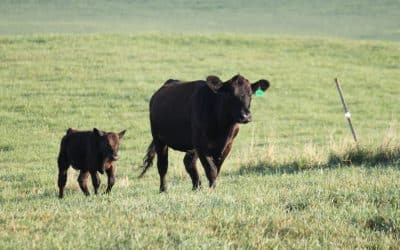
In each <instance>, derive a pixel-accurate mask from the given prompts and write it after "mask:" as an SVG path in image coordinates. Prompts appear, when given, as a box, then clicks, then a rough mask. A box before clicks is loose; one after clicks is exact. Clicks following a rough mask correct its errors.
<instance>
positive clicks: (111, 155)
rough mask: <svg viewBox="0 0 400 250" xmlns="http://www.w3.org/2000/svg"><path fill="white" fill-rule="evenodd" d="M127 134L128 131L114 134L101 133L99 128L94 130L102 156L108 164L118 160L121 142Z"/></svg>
mask: <svg viewBox="0 0 400 250" xmlns="http://www.w3.org/2000/svg"><path fill="white" fill-rule="evenodd" d="M125 132H126V130H124V131H121V132H119V133H114V132H105V131H101V130H98V129H97V128H94V129H93V133H94V135H95V136H96V139H97V142H98V146H99V151H100V154H101V156H102V157H103V159H104V160H105V161H106V162H112V161H117V160H118V148H119V141H120V140H121V139H122V137H124V135H125Z"/></svg>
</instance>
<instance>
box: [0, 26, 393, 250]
mask: <svg viewBox="0 0 400 250" xmlns="http://www.w3.org/2000/svg"><path fill="white" fill-rule="evenodd" d="M399 59H400V46H399V43H397V42H378V41H350V40H339V39H319V38H293V37H270V36H255V35H238V34H231V35H220V34H209V35H177V34H165V33H153V34H136V35H122V34H120V35H111V34H109V35H106V34H104V35H99V34H98V35H29V36H3V37H1V38H0V90H1V91H0V121H1V122H0V248H1V249H5V248H12V249H14V248H37V249H42V248H68V249H69V248H142V247H143V248H216V247H218V248H236V247H240V248H272V247H281V248H318V247H322V248H355V247H361V248H367V247H371V248H389V247H392V248H396V247H397V246H398V244H399V238H400V235H399V232H400V231H399V230H400V221H399V218H400V216H399V215H400V214H399V204H400V201H399V197H400V193H399V192H400V191H399V190H400V189H399V187H400V170H399V163H398V160H397V161H396V159H395V160H394V161H392V162H384V163H382V162H377V163H376V164H373V165H372V166H371V164H368V162H365V161H361V162H359V164H357V165H350V166H347V165H344V164H340V161H339V162H338V164H334V165H330V166H329V167H325V168H321V166H322V167H323V165H318V164H309V163H308V162H307V161H310V162H311V163H313V162H317V163H318V162H322V163H323V162H324V160H326V159H327V157H329V153H330V152H339V153H340V152H344V153H346V151H345V150H344V149H343V148H344V146H347V145H348V144H349V143H350V140H351V134H350V132H349V130H348V127H347V124H346V120H345V119H344V117H343V111H342V107H341V103H340V100H339V97H338V94H337V92H336V89H335V85H334V82H333V79H334V78H335V77H338V78H339V79H340V80H341V82H342V88H343V91H344V95H345V98H346V99H347V102H348V105H349V108H350V111H351V112H352V117H353V123H354V126H355V128H356V131H357V133H358V137H359V139H360V141H361V144H362V145H371V148H373V149H374V148H378V146H379V145H380V144H381V143H382V141H390V143H391V144H390V145H395V146H398V145H399V144H400V143H399V141H398V138H397V136H398V135H399V134H400V128H399V124H398V122H399V121H398V114H399V113H400V106H399V105H398V104H399V99H398V97H399V96H400V85H399V84H398V79H399V78H400V70H399V67H400V66H399V63H398V62H399ZM238 72H240V73H241V74H243V75H244V76H246V77H247V78H249V79H250V80H251V81H255V80H258V79H260V78H267V79H269V80H270V82H271V88H270V90H269V91H268V92H267V94H266V96H265V97H263V98H254V99H253V102H252V111H253V117H254V121H253V122H252V123H250V124H248V125H244V126H242V127H241V131H240V133H239V135H238V137H237V138H236V140H235V143H234V146H233V150H232V152H231V154H230V156H229V157H228V159H227V161H226V162H225V164H224V165H223V167H222V175H221V176H220V178H219V179H218V186H217V189H216V190H215V191H212V192H209V190H208V189H207V188H204V189H202V190H200V191H198V192H192V191H191V181H190V180H189V177H188V175H187V174H186V173H185V170H184V167H183V164H182V158H183V155H182V153H178V152H172V151H171V154H170V168H169V172H168V175H167V180H168V185H169V193H168V194H161V195H160V194H158V185H159V183H158V176H157V170H156V168H153V169H150V170H149V172H148V174H147V175H146V177H144V178H143V179H137V178H136V177H137V175H138V174H139V172H140V170H139V169H138V167H139V166H140V164H141V159H142V157H143V156H144V153H145V150H146V148H147V146H148V144H149V143H150V140H151V136H150V130H149V123H148V101H149V98H150V96H151V94H152V93H153V92H154V91H155V90H157V88H159V86H160V85H161V84H162V83H163V82H164V81H165V80H166V79H169V78H178V79H182V80H194V79H205V77H206V76H207V75H209V74H216V75H219V76H220V77H221V78H222V79H228V78H230V77H232V76H233V75H234V74H236V73H238ZM68 127H73V128H79V129H91V128H93V127H98V128H101V129H104V130H114V131H120V130H122V129H128V131H127V134H126V137H125V138H124V139H123V141H122V142H121V143H122V144H121V148H120V154H121V160H120V162H119V163H118V164H119V165H118V168H117V183H116V186H115V188H114V190H113V192H112V194H111V195H110V196H97V197H96V196H91V197H89V198H85V197H84V196H83V194H82V193H81V191H80V190H79V187H78V185H77V182H76V178H77V174H76V172H75V171H74V170H70V172H69V180H68V183H67V190H66V194H65V199H63V200H59V199H57V198H56V195H57V187H56V176H57V166H56V157H57V154H58V149H59V143H60V139H61V137H62V136H63V135H64V133H65V130H66V129H67V128H68ZM384 145H387V144H384ZM356 152H357V151H356ZM362 152H364V151H362ZM365 152H367V153H365ZM365 152H364V154H365V155H371V156H374V154H373V153H374V152H375V151H373V150H372V152H373V153H372V154H369V153H368V152H370V151H365ZM393 152H397V151H393ZM395 155H396V154H395ZM339 156H343V157H344V158H343V159H345V160H346V159H347V158H346V157H347V156H346V155H345V154H339ZM395 157H398V153H397V156H395ZM302 159H303V163H302ZM370 159H374V158H370ZM295 160H297V162H298V163H299V164H300V165H299V166H305V167H304V168H308V170H304V168H303V167H300V168H299V169H298V171H280V170H285V168H287V169H289V170H290V167H293V165H295V162H296V161H295ZM270 162H272V163H274V164H270ZM301 164H303V165H301ZM199 165H200V164H199ZM199 168H200V170H201V173H202V180H203V182H204V183H205V176H204V174H203V171H202V168H201V167H200V166H199ZM102 181H103V184H102V187H101V188H102V189H104V188H105V184H104V183H105V182H106V180H105V178H104V176H103V177H102Z"/></svg>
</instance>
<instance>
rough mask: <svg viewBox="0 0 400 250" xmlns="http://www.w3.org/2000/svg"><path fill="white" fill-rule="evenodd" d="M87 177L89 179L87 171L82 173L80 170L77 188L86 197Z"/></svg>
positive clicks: (87, 193) (87, 191)
mask: <svg viewBox="0 0 400 250" xmlns="http://www.w3.org/2000/svg"><path fill="white" fill-rule="evenodd" d="M88 177H89V171H84V170H81V172H80V173H79V176H78V183H79V187H80V188H81V190H82V192H83V193H84V194H85V195H86V196H88V195H89V189H88V187H87V179H88Z"/></svg>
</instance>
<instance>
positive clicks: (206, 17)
mask: <svg viewBox="0 0 400 250" xmlns="http://www.w3.org/2000/svg"><path fill="white" fill-rule="evenodd" d="M399 16H400V2H399V1H398V0H384V1H380V2H379V4H378V3H377V2H376V1H372V0H363V1H347V0H333V1H318V0H313V1H307V0H296V1H288V0H285V1H273V0H268V1H266V0H252V1H247V0H223V1H213V0H204V1H183V0H170V1H163V0H153V1H128V0H118V1H106V0H87V1H79V0H72V1H62V0H55V1H54V0H52V1H49V0H29V1H15V0H3V1H1V3H0V34H2V35H4V34H32V33H60V32H61V33H76V32H78V33H80V32H82V33H86V32H102V33H103V32H105V33H109V32H128V33H132V32H148V31H149V30H151V31H155V32H156V31H164V32H165V31H168V32H191V33H204V32H206V33H208V32H240V33H243V32H244V33H249V34H250V33H258V34H268V35H270V34H275V35H288V34H290V35H302V36H304V35H306V36H328V37H336V36H340V37H346V38H355V39H378V40H388V39H389V40H396V41H399V40H400V29H399V18H398V17H399Z"/></svg>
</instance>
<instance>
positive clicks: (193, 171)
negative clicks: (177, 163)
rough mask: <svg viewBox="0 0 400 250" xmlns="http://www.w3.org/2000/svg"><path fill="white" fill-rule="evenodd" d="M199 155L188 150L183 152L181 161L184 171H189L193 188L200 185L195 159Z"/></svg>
mask: <svg viewBox="0 0 400 250" xmlns="http://www.w3.org/2000/svg"><path fill="white" fill-rule="evenodd" d="M198 158H199V157H198V156H197V154H196V153H195V152H189V153H186V154H185V157H184V158H183V163H184V164H185V168H186V171H187V172H188V173H189V175H190V178H191V179H192V183H193V190H196V189H198V188H199V187H200V186H201V181H200V177H199V173H198V172H197V167H196V161H197V159H198Z"/></svg>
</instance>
